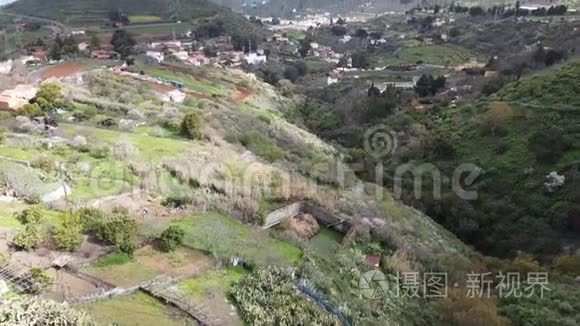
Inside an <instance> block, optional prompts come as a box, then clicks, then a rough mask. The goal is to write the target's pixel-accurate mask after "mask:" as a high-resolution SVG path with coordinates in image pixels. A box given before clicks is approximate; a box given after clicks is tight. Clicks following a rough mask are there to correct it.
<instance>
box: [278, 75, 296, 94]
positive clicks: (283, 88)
mask: <svg viewBox="0 0 580 326" xmlns="http://www.w3.org/2000/svg"><path fill="white" fill-rule="evenodd" d="M278 90H279V91H280V93H282V95H284V96H286V97H290V96H292V95H293V94H294V90H295V87H294V84H292V82H291V81H290V80H288V79H280V80H279V81H278Z"/></svg>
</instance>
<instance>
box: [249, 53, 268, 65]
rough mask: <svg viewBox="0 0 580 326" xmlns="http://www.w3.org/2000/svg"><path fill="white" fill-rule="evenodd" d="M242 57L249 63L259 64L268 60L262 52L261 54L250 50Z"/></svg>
mask: <svg viewBox="0 0 580 326" xmlns="http://www.w3.org/2000/svg"><path fill="white" fill-rule="evenodd" d="M244 59H245V60H246V62H247V63H248V64H251V65H259V64H262V63H266V62H268V58H267V57H266V56H265V55H264V54H263V52H262V54H259V53H255V52H250V53H248V54H246V55H245V56H244Z"/></svg>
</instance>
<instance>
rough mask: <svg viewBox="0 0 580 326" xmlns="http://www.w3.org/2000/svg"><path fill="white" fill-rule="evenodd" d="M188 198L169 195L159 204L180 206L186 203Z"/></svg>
mask: <svg viewBox="0 0 580 326" xmlns="http://www.w3.org/2000/svg"><path fill="white" fill-rule="evenodd" d="M188 201H189V199H187V198H185V197H176V196H169V197H167V198H165V199H164V200H163V202H162V203H161V205H163V206H165V207H169V208H178V207H180V206H185V205H187V202H188Z"/></svg>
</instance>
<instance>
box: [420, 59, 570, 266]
mask: <svg viewBox="0 0 580 326" xmlns="http://www.w3.org/2000/svg"><path fill="white" fill-rule="evenodd" d="M579 80H580V62H578V61H576V62H573V63H570V64H567V65H564V66H561V67H558V68H554V69H550V70H548V71H545V72H542V73H539V74H535V75H532V76H529V77H526V78H523V79H521V80H519V81H516V82H514V83H511V84H509V85H507V86H506V87H504V88H503V89H502V90H501V91H500V92H499V93H498V94H497V95H496V98H491V99H484V100H480V101H477V102H474V103H470V104H468V105H465V106H462V107H461V108H459V109H451V108H449V109H442V110H440V111H439V112H434V113H432V114H430V115H429V116H428V117H426V118H427V119H426V120H425V121H423V122H424V123H425V124H426V125H431V126H432V130H431V134H433V135H440V136H441V138H442V139H446V140H447V143H448V145H449V146H450V147H451V148H452V149H453V151H452V152H453V156H452V157H449V158H445V159H442V158H437V159H436V161H437V163H436V164H437V165H438V166H440V167H442V168H443V169H445V168H446V167H454V166H455V165H454V164H453V162H462V163H473V164H476V165H477V166H479V167H481V168H482V169H483V171H484V174H483V176H482V177H481V178H480V179H479V180H478V182H477V185H476V188H477V190H478V192H479V198H478V200H477V201H475V202H471V203H467V202H465V201H462V200H458V199H457V198H455V199H452V198H449V201H448V202H447V205H446V206H447V207H445V208H441V207H439V208H438V207H436V206H437V204H436V203H432V204H433V205H432V204H430V203H426V202H423V203H422V205H424V207H426V211H427V212H428V213H429V214H430V215H432V216H433V217H434V218H435V219H436V220H438V221H440V222H441V223H443V224H444V225H446V226H447V227H448V228H449V229H451V230H453V232H454V233H456V234H459V235H460V237H462V238H463V239H465V240H469V241H470V242H472V243H474V244H476V245H477V247H478V248H479V249H482V250H484V251H485V252H488V253H489V252H491V253H494V254H498V255H501V254H507V253H509V252H512V253H513V252H515V251H516V250H526V251H528V252H533V253H537V254H540V253H554V252H557V251H558V250H559V248H560V247H561V246H563V245H566V244H567V243H570V242H568V240H566V239H572V238H573V237H574V234H576V233H575V232H578V230H577V221H576V219H577V215H576V213H575V212H576V210H577V209H578V207H580V202H578V200H579V199H580V196H579V195H580V192H579V190H578V187H577V180H578V177H579V175H578V164H579V162H580V148H579V147H578V145H577V144H578V140H579V139H580V114H579V113H580V102H579V101H578V95H577V94H578V92H579V91H580V83H579V82H578V81H579ZM552 172H557V173H558V175H561V176H564V177H565V182H564V184H563V185H561V186H560V187H558V188H556V189H552V190H550V189H548V188H547V187H546V185H545V182H546V176H547V175H548V174H550V173H552ZM466 221H470V222H469V223H467V222H466ZM523 229H525V230H526V231H525V232H523V233H522V232H520V231H521V230H523Z"/></svg>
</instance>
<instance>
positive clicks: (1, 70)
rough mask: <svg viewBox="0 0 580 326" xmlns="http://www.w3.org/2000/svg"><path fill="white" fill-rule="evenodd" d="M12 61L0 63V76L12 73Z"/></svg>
mask: <svg viewBox="0 0 580 326" xmlns="http://www.w3.org/2000/svg"><path fill="white" fill-rule="evenodd" d="M13 63H14V61H12V59H10V60H7V61H3V62H0V74H3V75H7V74H9V73H10V71H12V64H13Z"/></svg>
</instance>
